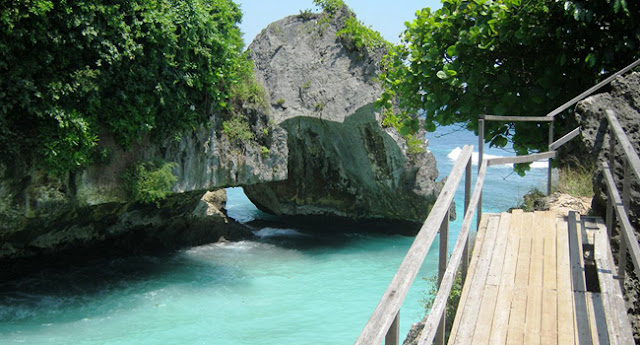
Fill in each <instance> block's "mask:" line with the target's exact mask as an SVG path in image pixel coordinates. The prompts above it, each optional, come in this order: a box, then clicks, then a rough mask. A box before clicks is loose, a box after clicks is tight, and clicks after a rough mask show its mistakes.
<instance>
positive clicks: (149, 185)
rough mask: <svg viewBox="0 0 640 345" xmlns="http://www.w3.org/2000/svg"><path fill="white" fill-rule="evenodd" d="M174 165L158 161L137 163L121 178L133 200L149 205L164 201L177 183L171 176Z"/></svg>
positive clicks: (175, 165) (172, 175) (173, 176)
mask: <svg viewBox="0 0 640 345" xmlns="http://www.w3.org/2000/svg"><path fill="white" fill-rule="evenodd" d="M177 166H178V165H177V164H176V163H166V162H160V161H153V162H146V163H138V164H136V165H135V166H134V167H132V168H131V169H130V170H129V171H128V172H127V173H126V174H125V176H124V177H123V179H124V181H125V185H126V186H127V189H128V192H129V195H130V197H131V198H132V199H133V200H136V201H140V202H143V203H147V204H151V203H155V204H156V205H158V203H159V202H160V201H161V200H164V199H165V198H166V197H167V195H168V194H169V193H171V188H172V187H173V185H174V184H175V183H176V181H178V178H177V177H176V176H175V175H174V174H173V171H172V170H173V168H175V167H177Z"/></svg>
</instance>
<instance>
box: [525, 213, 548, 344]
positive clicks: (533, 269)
mask: <svg viewBox="0 0 640 345" xmlns="http://www.w3.org/2000/svg"><path fill="white" fill-rule="evenodd" d="M544 225H545V221H544V213H542V212H535V213H534V219H533V222H532V223H531V227H530V228H529V231H530V233H531V261H530V267H529V284H528V290H527V295H528V296H527V314H526V318H525V329H524V334H525V338H524V340H525V341H524V344H526V345H528V344H531V345H537V344H540V328H541V322H542V274H543V273H542V270H543V263H544V233H545V229H544Z"/></svg>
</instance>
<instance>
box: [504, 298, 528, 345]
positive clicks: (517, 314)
mask: <svg viewBox="0 0 640 345" xmlns="http://www.w3.org/2000/svg"><path fill="white" fill-rule="evenodd" d="M526 311H527V288H526V287H518V286H516V287H515V288H514V291H513V301H512V302H511V312H510V316H509V329H508V330H507V341H506V344H507V345H522V344H524V320H525V313H526Z"/></svg>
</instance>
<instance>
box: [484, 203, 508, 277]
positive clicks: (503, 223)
mask: <svg viewBox="0 0 640 345" xmlns="http://www.w3.org/2000/svg"><path fill="white" fill-rule="evenodd" d="M510 221H511V215H510V214H509V213H502V214H500V223H499V224H498V238H497V239H496V245H495V249H494V251H493V253H492V254H491V264H490V265H491V266H490V267H491V269H490V270H489V275H488V276H487V285H495V286H498V285H499V284H500V279H501V277H502V267H503V264H504V258H505V255H506V250H505V249H506V247H507V239H508V237H509V236H508V233H509V230H508V229H509V223H510Z"/></svg>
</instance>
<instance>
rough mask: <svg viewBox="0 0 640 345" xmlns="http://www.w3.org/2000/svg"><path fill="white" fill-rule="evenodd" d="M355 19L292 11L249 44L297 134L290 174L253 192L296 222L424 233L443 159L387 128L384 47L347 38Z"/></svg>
mask: <svg viewBox="0 0 640 345" xmlns="http://www.w3.org/2000/svg"><path fill="white" fill-rule="evenodd" d="M351 16H353V13H351V12H350V11H349V10H348V9H347V8H346V7H343V8H342V9H340V10H339V11H337V12H336V13H335V14H333V15H329V14H327V13H321V14H312V15H305V16H303V15H299V16H290V17H287V18H284V19H282V20H280V21H277V22H274V23H272V24H270V25H269V26H268V27H267V28H266V29H265V30H263V31H262V33H260V34H259V35H258V36H257V37H256V39H255V40H254V41H253V42H252V43H251V45H250V46H249V48H248V50H249V56H250V58H251V59H253V61H254V63H255V66H256V78H257V79H258V80H259V81H261V82H262V83H263V85H264V86H265V89H266V91H267V92H268V94H269V96H270V104H271V108H272V109H271V114H272V117H273V120H274V121H275V123H276V124H278V125H280V126H281V127H283V128H284V129H285V130H286V131H287V133H288V137H287V142H286V145H287V148H288V152H289V156H288V177H287V179H285V180H283V181H278V182H269V183H261V184H254V185H251V186H246V187H245V192H246V193H247V195H248V197H249V198H250V199H251V201H253V202H254V203H255V204H256V205H257V206H258V207H259V208H260V209H262V210H264V211H267V212H270V213H273V214H276V215H279V216H282V217H285V218H287V219H288V220H289V221H294V222H298V223H312V224H316V225H323V226H325V225H327V224H328V225H330V226H333V227H335V226H336V225H337V224H339V223H341V222H346V223H348V224H352V223H359V224H362V223H363V222H364V223H367V224H368V225H375V224H377V225H382V224H385V225H390V224H397V223H398V222H400V223H403V224H405V225H408V226H409V228H410V229H411V230H410V231H415V230H416V229H417V228H418V227H417V225H418V224H420V223H422V222H423V221H424V219H425V218H426V216H427V214H428V212H429V210H430V207H431V206H432V204H433V203H434V201H435V199H436V197H437V194H438V192H439V190H440V189H441V183H436V182H434V181H435V179H436V178H437V176H438V171H437V169H436V162H435V159H434V157H433V155H432V154H431V153H430V152H428V151H426V150H424V151H425V152H422V153H417V154H412V155H409V154H408V153H407V151H408V148H407V145H406V142H405V140H404V138H402V136H400V135H399V134H398V132H397V131H396V130H395V129H392V128H383V127H382V126H381V125H380V115H379V114H378V113H377V112H376V109H375V107H374V102H375V101H376V99H377V98H378V97H379V96H380V95H381V92H382V88H381V84H380V82H379V81H378V79H377V78H378V77H377V75H378V73H379V71H380V63H381V59H382V56H383V55H384V53H385V48H383V47H377V48H376V47H361V48H356V47H355V46H353V44H350V42H345V40H344V39H341V38H339V37H338V36H337V32H338V31H339V30H340V29H341V28H343V27H344V25H345V20H347V19H348V18H350V17H351ZM424 144H425V145H423V148H424V147H425V146H426V143H424ZM398 228H399V229H405V231H407V230H406V229H408V228H407V227H405V226H402V227H398ZM367 229H368V230H369V229H372V228H371V227H369V226H367Z"/></svg>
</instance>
